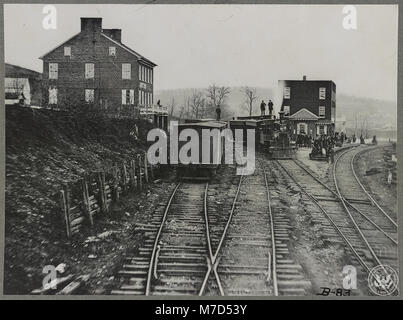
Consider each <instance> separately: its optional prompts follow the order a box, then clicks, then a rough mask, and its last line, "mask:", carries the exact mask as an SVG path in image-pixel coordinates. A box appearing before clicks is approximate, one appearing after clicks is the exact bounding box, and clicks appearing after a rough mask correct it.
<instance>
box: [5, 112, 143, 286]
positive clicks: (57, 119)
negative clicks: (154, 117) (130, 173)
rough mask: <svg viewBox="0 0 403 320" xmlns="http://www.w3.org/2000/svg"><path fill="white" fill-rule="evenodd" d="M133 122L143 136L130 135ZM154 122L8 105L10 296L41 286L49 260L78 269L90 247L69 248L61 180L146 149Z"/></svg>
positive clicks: (7, 269)
mask: <svg viewBox="0 0 403 320" xmlns="http://www.w3.org/2000/svg"><path fill="white" fill-rule="evenodd" d="M135 125H138V128H139V135H140V139H139V140H134V138H133V135H131V132H132V131H133V130H134V126H135ZM149 127H150V124H149V123H147V122H145V121H135V120H133V119H110V118H105V117H102V116H100V115H95V114H88V113H80V114H75V115H69V114H67V113H62V112H52V111H50V110H31V109H29V108H20V107H9V108H7V110H6V194H5V196H6V203H5V209H6V212H5V261H6V264H5V282H4V289H5V292H6V293H15V294H18V293H28V292H30V291H31V290H32V289H33V288H35V287H40V286H41V281H42V280H41V279H42V278H43V274H42V267H43V266H44V265H46V264H53V265H56V264H57V263H61V262H63V263H67V264H68V265H69V266H74V267H75V268H80V261H82V255H83V254H85V252H84V253H83V251H82V249H83V248H80V247H75V246H69V245H68V243H67V241H66V238H65V235H64V231H63V230H64V229H63V225H62V222H61V219H60V207H59V197H58V192H59V190H60V188H61V185H62V184H63V183H65V182H73V181H76V180H77V179H78V178H80V177H81V175H82V173H83V172H84V171H89V170H97V169H100V168H105V169H107V168H108V167H110V166H111V165H112V164H113V163H115V162H121V161H123V160H125V159H129V158H132V157H133V156H134V154H135V153H136V152H139V151H142V150H145V149H146V145H145V144H144V143H142V141H145V137H146V134H147V131H148V128H149ZM108 223H109V222H108V221H105V222H104V224H101V225H100V228H102V226H104V227H105V226H106V227H107V226H108ZM114 223H117V224H118V223H119V222H116V221H115V222H114ZM82 236H83V237H86V236H88V234H87V235H82ZM114 249H116V248H114ZM86 255H88V253H87V254H86Z"/></svg>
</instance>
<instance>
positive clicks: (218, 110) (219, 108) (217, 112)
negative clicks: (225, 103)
mask: <svg viewBox="0 0 403 320" xmlns="http://www.w3.org/2000/svg"><path fill="white" fill-rule="evenodd" d="M215 112H216V115H217V121H219V120H220V119H221V107H220V105H218V106H217V109H215Z"/></svg>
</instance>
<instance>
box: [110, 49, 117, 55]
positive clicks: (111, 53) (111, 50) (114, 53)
mask: <svg viewBox="0 0 403 320" xmlns="http://www.w3.org/2000/svg"><path fill="white" fill-rule="evenodd" d="M109 55H110V56H116V47H109Z"/></svg>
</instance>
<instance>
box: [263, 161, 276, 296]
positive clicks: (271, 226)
mask: <svg viewBox="0 0 403 320" xmlns="http://www.w3.org/2000/svg"><path fill="white" fill-rule="evenodd" d="M263 173H264V181H265V185H266V191H267V201H268V205H269V218H270V232H271V247H272V250H271V251H272V254H271V255H272V257H273V258H272V259H270V260H271V261H270V262H269V267H270V264H273V268H272V274H273V288H274V295H275V296H278V284H277V265H276V241H275V238H274V219H273V213H272V211H271V199H270V191H269V183H268V182H267V174H266V170H265V168H264V167H263ZM269 257H270V253H269Z"/></svg>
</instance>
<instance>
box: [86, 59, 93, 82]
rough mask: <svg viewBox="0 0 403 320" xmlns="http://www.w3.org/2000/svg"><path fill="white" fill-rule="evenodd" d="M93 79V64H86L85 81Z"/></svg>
mask: <svg viewBox="0 0 403 320" xmlns="http://www.w3.org/2000/svg"><path fill="white" fill-rule="evenodd" d="M92 78H94V64H93V63H86V64H85V79H92Z"/></svg>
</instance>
